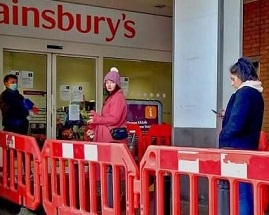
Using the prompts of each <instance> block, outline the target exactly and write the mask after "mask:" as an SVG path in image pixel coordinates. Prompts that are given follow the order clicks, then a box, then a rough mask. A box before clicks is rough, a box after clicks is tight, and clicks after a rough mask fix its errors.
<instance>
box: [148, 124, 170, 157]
mask: <svg viewBox="0 0 269 215" xmlns="http://www.w3.org/2000/svg"><path fill="white" fill-rule="evenodd" d="M171 135H172V127H171V125H169V124H161V125H159V124H158V125H151V127H150V128H149V130H148V132H147V133H146V135H145V146H144V152H145V151H146V149H147V147H148V146H150V145H164V146H171V143H172V139H171Z"/></svg>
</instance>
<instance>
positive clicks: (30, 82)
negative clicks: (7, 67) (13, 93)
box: [19, 71, 34, 88]
mask: <svg viewBox="0 0 269 215" xmlns="http://www.w3.org/2000/svg"><path fill="white" fill-rule="evenodd" d="M19 82H20V87H22V88H33V87H34V72H32V71H21V78H20V81H19Z"/></svg>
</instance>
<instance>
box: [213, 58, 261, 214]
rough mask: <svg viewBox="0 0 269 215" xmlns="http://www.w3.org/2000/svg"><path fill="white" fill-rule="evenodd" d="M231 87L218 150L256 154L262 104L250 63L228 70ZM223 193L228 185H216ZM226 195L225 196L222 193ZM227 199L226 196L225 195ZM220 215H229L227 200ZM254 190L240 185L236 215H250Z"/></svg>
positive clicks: (244, 60) (226, 183) (253, 70)
mask: <svg viewBox="0 0 269 215" xmlns="http://www.w3.org/2000/svg"><path fill="white" fill-rule="evenodd" d="M230 78H231V85H232V86H233V87H234V88H235V89H236V92H235V93H234V94H232V96H231V98H230V100H229V102H228V105H227V108H226V110H225V114H224V116H223V121H222V130H221V132H220V134H219V148H224V149H237V150H258V147H259V138H260V132H261V128H262V121H263V112H264V101H263V97H262V91H263V87H262V83H261V82H260V81H259V78H258V75H257V73H256V69H255V67H254V65H253V64H252V62H251V61H250V60H249V59H248V58H245V57H242V58H239V59H238V61H237V62H236V63H235V64H234V65H232V67H231V68H230ZM218 186H219V188H220V189H223V191H224V190H225V189H226V190H229V183H228V181H225V180H222V181H220V183H219V184H218ZM224 193H225V192H224ZM225 195H226V197H228V196H229V194H228V193H226V194H225ZM224 202H226V203H225V204H226V205H222V206H219V209H221V208H222V211H221V210H219V215H227V214H229V211H227V210H229V207H228V205H229V199H228V198H226V201H223V199H222V201H221V200H219V203H221V204H224ZM253 207H254V206H253V189H252V186H251V184H248V183H243V182H239V213H238V214H239V215H253V214H254V208H253Z"/></svg>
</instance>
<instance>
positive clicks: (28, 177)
mask: <svg viewBox="0 0 269 215" xmlns="http://www.w3.org/2000/svg"><path fill="white" fill-rule="evenodd" d="M155 135H158V136H161V134H157V133H155ZM0 153H2V156H1V155H0V173H1V174H0V196H1V197H3V198H6V199H8V200H10V201H12V202H14V203H16V204H20V205H23V206H25V207H27V208H29V209H33V210H35V209H36V208H37V207H38V206H39V205H40V204H41V202H42V204H43V207H44V209H45V211H46V213H47V214H50V215H54V214H66V215H78V214H85V215H86V214H100V213H101V214H103V215H106V214H108V215H112V214H113V215H114V214H116V215H117V214H122V212H123V211H124V212H125V214H136V213H138V212H140V214H141V215H148V214H157V215H162V214H177V215H178V214H183V213H182V208H181V206H182V196H181V193H182V190H183V189H186V188H187V189H188V190H189V197H190V199H189V203H188V204H189V214H192V215H194V214H198V211H199V206H198V205H199V197H200V196H199V192H198V191H199V188H200V187H199V180H200V179H201V178H203V179H205V181H206V186H205V187H206V189H207V190H208V192H207V195H208V202H209V204H208V214H209V215H215V214H217V209H218V208H217V206H218V201H219V199H218V195H217V183H218V180H227V181H228V182H229V184H230V214H239V213H238V210H239V209H238V182H245V183H250V184H252V187H253V195H254V214H255V215H262V214H263V212H264V211H265V209H266V208H267V206H268V185H269V165H267V164H268V162H269V154H268V152H259V151H237V150H219V149H200V148H199V149H198V148H186V147H168V146H149V147H148V148H147V150H146V152H145V154H144V156H143V158H142V160H141V162H140V169H139V168H138V166H137V164H136V163H135V160H134V158H133V156H132V154H131V153H130V152H129V149H128V147H127V146H126V145H125V144H119V143H115V144H113V143H88V142H85V141H65V140H64V141H61V140H47V141H46V143H45V145H44V147H43V150H42V152H40V151H39V148H38V145H37V143H36V141H35V139H34V138H32V137H28V136H23V135H18V134H14V133H9V132H0ZM182 177H185V179H186V178H187V183H183V184H182V181H181V180H182ZM185 182H186V180H185ZM152 187H153V189H152ZM41 188H42V200H41Z"/></svg>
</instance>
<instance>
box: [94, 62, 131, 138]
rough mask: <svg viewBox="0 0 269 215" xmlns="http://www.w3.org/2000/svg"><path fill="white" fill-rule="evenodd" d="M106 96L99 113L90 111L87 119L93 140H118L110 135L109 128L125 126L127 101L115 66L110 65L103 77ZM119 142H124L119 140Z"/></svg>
mask: <svg viewBox="0 0 269 215" xmlns="http://www.w3.org/2000/svg"><path fill="white" fill-rule="evenodd" d="M104 85H105V90H106V92H107V97H106V99H105V103H104V106H103V108H102V112H101V114H98V113H96V112H95V111H91V112H90V114H91V119H90V121H89V126H90V128H91V129H90V130H89V133H90V134H92V135H93V136H94V137H93V141H94V142H105V143H110V142H118V141H115V140H114V139H113V138H112V136H111V132H110V131H111V129H113V128H120V127H126V124H127V102H126V99H125V96H124V94H123V91H122V89H121V88H120V75H119V72H118V69H117V68H116V67H112V68H111V69H110V71H109V72H108V73H107V74H106V76H105V78H104ZM120 142H126V140H121V141H120Z"/></svg>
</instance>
